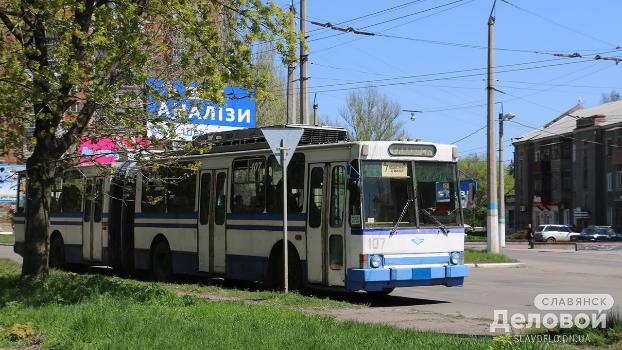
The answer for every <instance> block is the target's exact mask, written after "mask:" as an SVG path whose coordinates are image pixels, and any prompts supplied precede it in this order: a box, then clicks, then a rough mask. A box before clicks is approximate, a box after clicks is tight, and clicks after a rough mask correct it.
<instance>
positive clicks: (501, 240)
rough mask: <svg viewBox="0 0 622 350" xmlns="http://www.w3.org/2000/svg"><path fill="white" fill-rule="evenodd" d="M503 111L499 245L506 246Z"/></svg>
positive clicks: (500, 139)
mask: <svg viewBox="0 0 622 350" xmlns="http://www.w3.org/2000/svg"><path fill="white" fill-rule="evenodd" d="M503 118H504V116H503V113H499V245H501V248H505V166H504V164H503V121H504V119H503Z"/></svg>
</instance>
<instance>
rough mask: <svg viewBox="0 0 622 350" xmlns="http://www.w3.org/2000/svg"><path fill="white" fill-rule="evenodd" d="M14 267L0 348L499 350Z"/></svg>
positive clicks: (3, 296) (150, 286) (9, 268)
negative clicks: (24, 273) (40, 275)
mask: <svg viewBox="0 0 622 350" xmlns="http://www.w3.org/2000/svg"><path fill="white" fill-rule="evenodd" d="M17 269H19V265H17V264H15V263H9V262H7V261H3V260H0V348H3V347H9V348H21V347H34V348H36V347H42V348H63V349H65V348H70V349H71V348H111V349H117V348H118V349H126V348H183V349H186V348H188V349H199V348H217V349H222V348H236V349H245V348H253V349H272V348H287V349H290V348H296V349H302V348H331V349H345V348H353V349H358V348H391V349H393V348H400V349H402V348H405V349H430V348H434V349H456V348H459V349H490V348H498V347H497V346H496V345H497V343H498V342H495V341H494V340H493V339H492V338H489V337H472V336H456V335H445V334H438V333H431V332H419V331H415V330H407V329H398V328H393V327H389V326H382V325H370V324H362V323H357V322H350V321H338V320H335V319H334V318H332V317H326V316H318V315H309V314H305V313H302V312H300V311H298V310H295V309H292V308H291V307H286V306H284V305H277V304H274V305H269V304H268V305H266V304H259V305H257V304H249V303H242V302H231V301H206V300H204V299H200V298H196V297H193V296H188V295H185V296H179V295H177V294H175V293H173V292H172V291H171V290H170V288H171V287H170V286H169V285H165V284H159V283H146V282H137V281H133V280H124V279H121V278H117V277H110V276H103V275H88V274H85V275H78V274H75V273H71V272H69V273H66V272H60V271H52V272H51V274H50V276H49V277H48V278H47V279H27V278H20V277H19V275H18V274H17V273H16V270H17ZM203 288H207V287H199V289H200V290H197V291H196V292H200V291H204V290H203ZM182 289H184V290H186V291H192V290H191V289H190V287H187V286H184V287H183V288H182ZM268 299H270V298H268ZM527 348H542V346H541V345H536V344H531V345H529V346H528V347H527Z"/></svg>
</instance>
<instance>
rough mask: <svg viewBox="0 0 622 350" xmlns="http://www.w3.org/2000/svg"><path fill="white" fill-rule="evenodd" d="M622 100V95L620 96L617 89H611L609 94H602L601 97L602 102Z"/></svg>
mask: <svg viewBox="0 0 622 350" xmlns="http://www.w3.org/2000/svg"><path fill="white" fill-rule="evenodd" d="M619 100H622V96H620V92H618V91H616V90H611V91H610V92H609V93H608V94H602V97H601V98H600V102H601V103H608V102H615V101H619Z"/></svg>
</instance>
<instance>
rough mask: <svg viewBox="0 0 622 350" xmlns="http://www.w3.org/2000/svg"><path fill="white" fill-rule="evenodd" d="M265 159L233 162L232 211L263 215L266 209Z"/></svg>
mask: <svg viewBox="0 0 622 350" xmlns="http://www.w3.org/2000/svg"><path fill="white" fill-rule="evenodd" d="M264 176H265V165H264V158H263V157H261V158H251V159H238V160H235V161H233V181H232V186H231V187H232V189H231V198H233V200H232V201H231V211H232V212H233V213H262V212H263V211H264V207H265V183H264Z"/></svg>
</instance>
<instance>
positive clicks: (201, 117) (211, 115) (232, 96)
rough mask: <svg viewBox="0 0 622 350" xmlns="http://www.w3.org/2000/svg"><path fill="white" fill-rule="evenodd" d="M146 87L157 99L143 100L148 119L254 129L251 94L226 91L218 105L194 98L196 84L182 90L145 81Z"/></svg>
mask: <svg viewBox="0 0 622 350" xmlns="http://www.w3.org/2000/svg"><path fill="white" fill-rule="evenodd" d="M147 85H148V86H149V87H151V88H152V89H153V90H155V91H157V92H158V95H159V96H153V95H148V96H147V113H148V114H149V115H151V116H158V117H161V118H164V120H165V121H170V122H174V123H179V122H180V120H183V121H184V124H192V125H218V126H224V127H234V128H254V127H255V100H254V98H253V92H252V91H250V92H249V91H247V90H246V89H244V88H241V87H236V86H229V87H226V88H225V89H224V104H223V105H218V104H216V103H214V102H211V101H207V100H201V99H199V98H198V97H196V96H195V94H194V90H195V89H196V88H198V87H199V85H198V84H190V85H189V86H185V85H184V84H183V83H182V82H180V81H176V80H173V81H163V80H157V79H153V78H149V79H147ZM171 91H173V93H171ZM169 94H170V95H171V96H170V97H169ZM167 119H168V120H167Z"/></svg>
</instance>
